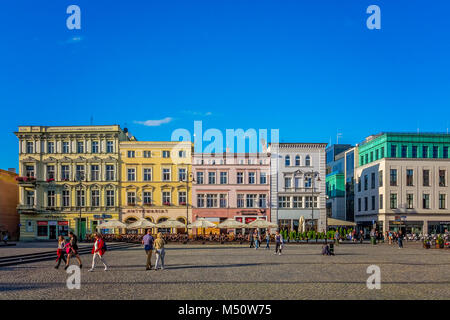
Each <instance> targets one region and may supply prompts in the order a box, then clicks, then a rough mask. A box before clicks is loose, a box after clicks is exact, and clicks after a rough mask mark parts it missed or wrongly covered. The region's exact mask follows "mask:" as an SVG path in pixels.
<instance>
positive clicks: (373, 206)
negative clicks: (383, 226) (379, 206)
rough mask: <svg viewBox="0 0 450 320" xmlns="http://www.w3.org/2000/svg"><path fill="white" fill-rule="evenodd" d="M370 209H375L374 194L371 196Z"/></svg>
mask: <svg viewBox="0 0 450 320" xmlns="http://www.w3.org/2000/svg"><path fill="white" fill-rule="evenodd" d="M372 210H375V196H372Z"/></svg>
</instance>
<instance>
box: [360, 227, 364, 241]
mask: <svg viewBox="0 0 450 320" xmlns="http://www.w3.org/2000/svg"><path fill="white" fill-rule="evenodd" d="M363 241H364V230H362V229H361V230H360V231H359V243H363Z"/></svg>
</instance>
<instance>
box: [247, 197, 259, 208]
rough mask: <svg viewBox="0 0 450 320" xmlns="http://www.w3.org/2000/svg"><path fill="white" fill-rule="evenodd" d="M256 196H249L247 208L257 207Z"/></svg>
mask: <svg viewBox="0 0 450 320" xmlns="http://www.w3.org/2000/svg"><path fill="white" fill-rule="evenodd" d="M256 197H257V195H256V194H247V208H254V207H255V206H256Z"/></svg>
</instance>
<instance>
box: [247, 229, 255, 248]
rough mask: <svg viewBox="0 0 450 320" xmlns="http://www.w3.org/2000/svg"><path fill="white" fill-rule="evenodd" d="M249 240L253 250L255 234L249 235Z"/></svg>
mask: <svg viewBox="0 0 450 320" xmlns="http://www.w3.org/2000/svg"><path fill="white" fill-rule="evenodd" d="M248 240H249V241H250V248H253V244H254V238H253V232H250V233H249V235H248Z"/></svg>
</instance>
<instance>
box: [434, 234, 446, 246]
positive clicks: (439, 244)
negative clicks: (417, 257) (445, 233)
mask: <svg viewBox="0 0 450 320" xmlns="http://www.w3.org/2000/svg"><path fill="white" fill-rule="evenodd" d="M436 249H444V239H442V237H441V235H439V237H438V238H437V240H436Z"/></svg>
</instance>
